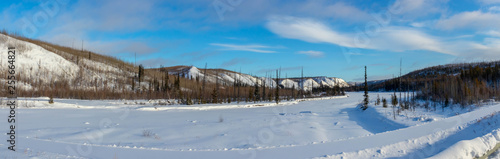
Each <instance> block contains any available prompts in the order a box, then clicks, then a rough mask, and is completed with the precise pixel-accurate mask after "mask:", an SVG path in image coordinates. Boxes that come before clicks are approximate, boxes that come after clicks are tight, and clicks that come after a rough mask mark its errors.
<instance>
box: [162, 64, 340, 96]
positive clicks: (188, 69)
mask: <svg viewBox="0 0 500 159" xmlns="http://www.w3.org/2000/svg"><path fill="white" fill-rule="evenodd" d="M164 71H168V72H169V74H172V75H177V74H179V75H180V76H182V77H185V78H190V79H199V80H203V78H206V81H208V82H212V83H215V82H216V79H219V82H222V83H223V84H226V85H231V84H233V83H234V82H235V81H237V82H238V81H239V82H240V83H242V84H244V85H247V86H253V85H255V84H257V85H259V86H262V85H264V84H265V85H266V86H267V87H275V86H276V79H274V78H266V77H256V76H252V75H248V74H244V73H238V72H233V71H229V70H224V69H207V70H206V77H205V69H199V68H197V67H194V66H174V67H167V68H164ZM278 83H279V84H280V86H281V87H282V88H296V89H299V90H300V89H301V88H302V86H304V90H306V91H308V90H311V89H312V88H319V87H321V86H322V85H323V86H325V87H330V88H333V87H335V86H339V87H349V84H347V82H345V81H344V80H343V79H340V78H335V77H305V78H304V79H303V80H302V79H301V78H287V79H280V81H279V82H278Z"/></svg>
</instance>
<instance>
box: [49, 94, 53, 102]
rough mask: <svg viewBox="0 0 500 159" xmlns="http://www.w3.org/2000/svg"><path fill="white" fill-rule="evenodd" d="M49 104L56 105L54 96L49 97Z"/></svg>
mask: <svg viewBox="0 0 500 159" xmlns="http://www.w3.org/2000/svg"><path fill="white" fill-rule="evenodd" d="M49 104H54V97H53V96H52V94H51V95H50V96H49Z"/></svg>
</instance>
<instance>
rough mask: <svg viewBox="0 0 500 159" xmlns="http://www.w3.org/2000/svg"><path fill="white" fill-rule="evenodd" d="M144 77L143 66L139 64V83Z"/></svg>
mask: <svg viewBox="0 0 500 159" xmlns="http://www.w3.org/2000/svg"><path fill="white" fill-rule="evenodd" d="M143 78H144V66H142V64H141V65H139V83H141V81H142V79H143Z"/></svg>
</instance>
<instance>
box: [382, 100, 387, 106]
mask: <svg viewBox="0 0 500 159" xmlns="http://www.w3.org/2000/svg"><path fill="white" fill-rule="evenodd" d="M382 107H384V108H387V99H385V98H383V99H382Z"/></svg>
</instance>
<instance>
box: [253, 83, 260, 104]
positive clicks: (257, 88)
mask: <svg viewBox="0 0 500 159" xmlns="http://www.w3.org/2000/svg"><path fill="white" fill-rule="evenodd" d="M254 87H255V89H254V96H255V100H254V102H257V101H260V90H259V85H258V84H257V82H255V85H254Z"/></svg>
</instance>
